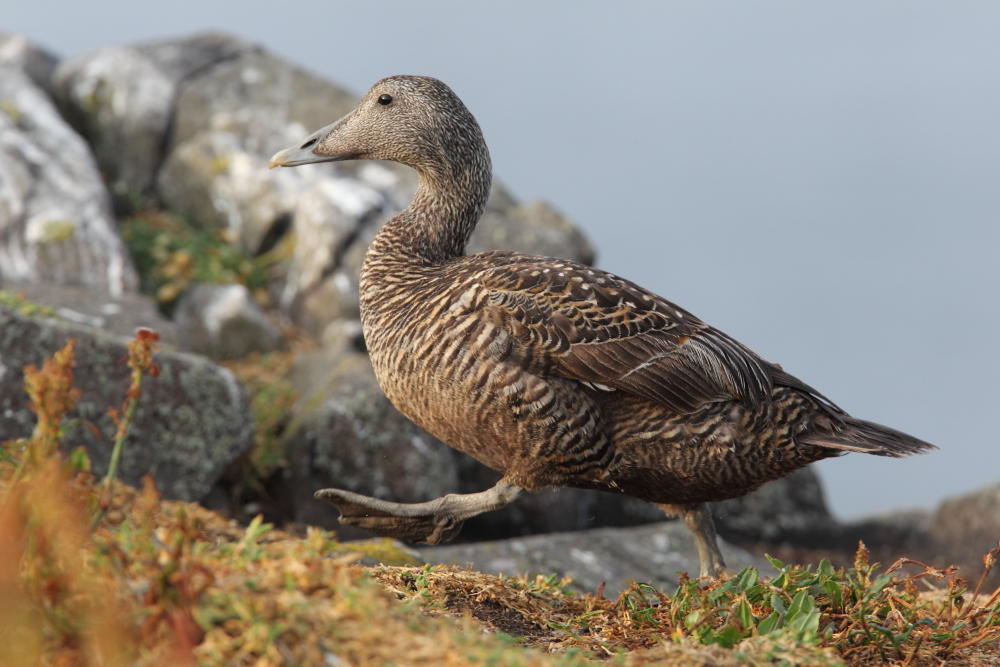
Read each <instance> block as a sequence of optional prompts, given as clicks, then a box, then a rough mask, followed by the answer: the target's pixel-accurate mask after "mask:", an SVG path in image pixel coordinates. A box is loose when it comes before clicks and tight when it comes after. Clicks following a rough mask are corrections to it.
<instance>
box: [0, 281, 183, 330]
mask: <svg viewBox="0 0 1000 667" xmlns="http://www.w3.org/2000/svg"><path fill="white" fill-rule="evenodd" d="M0 289H2V290H4V291H7V292H11V293H13V294H19V295H23V296H24V297H25V298H27V299H28V300H30V301H32V302H33V303H37V304H39V305H42V306H47V307H49V308H52V309H53V310H55V312H56V314H57V315H58V316H59V317H60V318H62V319H64V320H68V321H70V322H76V323H78V324H85V325H87V326H90V327H93V328H95V329H101V330H103V331H106V332H108V333H113V334H117V335H119V336H126V337H131V336H133V335H134V334H135V330H136V329H138V328H139V327H143V328H146V329H152V330H153V331H156V332H157V333H158V334H160V341H161V342H162V343H165V344H168V345H171V344H175V343H176V340H177V337H176V333H175V330H174V324H173V322H171V321H170V320H167V319H166V318H164V317H163V316H162V315H161V314H160V312H159V310H157V308H156V304H155V303H154V302H153V300H152V299H150V298H149V297H146V296H143V295H141V294H137V293H135V292H125V293H123V294H120V295H117V296H112V295H111V294H108V293H107V292H102V291H99V290H94V289H85V288H82V287H73V286H66V285H54V284H51V283H22V282H16V281H12V280H0Z"/></svg>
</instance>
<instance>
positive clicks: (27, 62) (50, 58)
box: [0, 31, 59, 96]
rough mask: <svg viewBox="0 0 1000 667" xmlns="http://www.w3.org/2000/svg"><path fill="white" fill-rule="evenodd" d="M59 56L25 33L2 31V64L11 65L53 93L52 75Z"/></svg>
mask: <svg viewBox="0 0 1000 667" xmlns="http://www.w3.org/2000/svg"><path fill="white" fill-rule="evenodd" d="M58 64H59V58H57V57H56V55H55V54H53V53H51V52H50V51H47V50H45V49H43V48H42V47H40V46H38V45H37V44H33V43H32V42H30V41H28V38H27V37H24V36H23V35H14V34H11V33H7V32H2V31H0V66H5V65H10V66H13V67H15V68H17V69H20V70H21V71H22V72H24V73H25V74H27V75H28V78H29V79H31V80H32V82H34V84H35V85H36V86H38V87H39V88H41V89H42V90H44V91H45V92H46V93H47V94H48V95H50V96H51V95H52V91H53V86H52V75H53V73H54V72H55V69H56V65H58Z"/></svg>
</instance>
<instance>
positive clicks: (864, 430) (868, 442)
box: [798, 415, 937, 458]
mask: <svg viewBox="0 0 1000 667" xmlns="http://www.w3.org/2000/svg"><path fill="white" fill-rule="evenodd" d="M798 440H799V441H800V442H803V443H806V444H810V445H818V446H820V447H830V448H832V449H840V450H844V451H849V452H864V453H865V454H874V455H875V456H891V457H893V458H899V457H902V456H909V455H911V454H923V453H924V452H927V451H930V450H932V449H937V447H935V446H934V445H932V444H930V443H929V442H924V441H923V440H920V439H919V438H914V437H913V436H912V435H907V434H906V433H903V432H902V431H897V430H896V429H894V428H889V427H888V426H882V425H881V424H876V423H874V422H870V421H865V420H864V419H855V418H854V417H850V416H847V415H843V416H842V417H841V420H840V423H839V424H838V425H837V428H836V429H835V430H833V431H832V432H825V433H808V434H806V435H805V436H801V437H799V438H798Z"/></svg>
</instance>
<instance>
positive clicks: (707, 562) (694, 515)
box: [660, 504, 726, 577]
mask: <svg viewBox="0 0 1000 667" xmlns="http://www.w3.org/2000/svg"><path fill="white" fill-rule="evenodd" d="M660 508H661V509H662V510H663V511H664V512H666V513H667V514H670V515H673V516H680V518H681V519H683V520H684V525H685V526H687V527H688V530H690V531H691V534H692V535H694V543H695V546H696V547H697V548H698V562H699V567H698V576H699V577H718V576H720V575H722V574H724V573H725V568H726V562H725V561H724V560H723V558H722V552H721V551H719V540H718V537H717V536H716V534H715V522H714V521H712V510H711V509H709V508H708V507H707V506H706V505H704V504H699V505H660Z"/></svg>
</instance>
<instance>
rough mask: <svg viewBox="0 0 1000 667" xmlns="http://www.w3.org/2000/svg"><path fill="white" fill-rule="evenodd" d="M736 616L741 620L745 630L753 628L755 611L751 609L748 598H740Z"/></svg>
mask: <svg viewBox="0 0 1000 667" xmlns="http://www.w3.org/2000/svg"><path fill="white" fill-rule="evenodd" d="M736 618H737V620H738V621H739V622H740V625H742V626H743V629H744V630H751V629H753V627H754V622H753V621H754V616H753V611H752V610H751V609H750V605H749V604H748V603H747V601H746V600H740V603H739V604H738V605H736Z"/></svg>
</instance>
